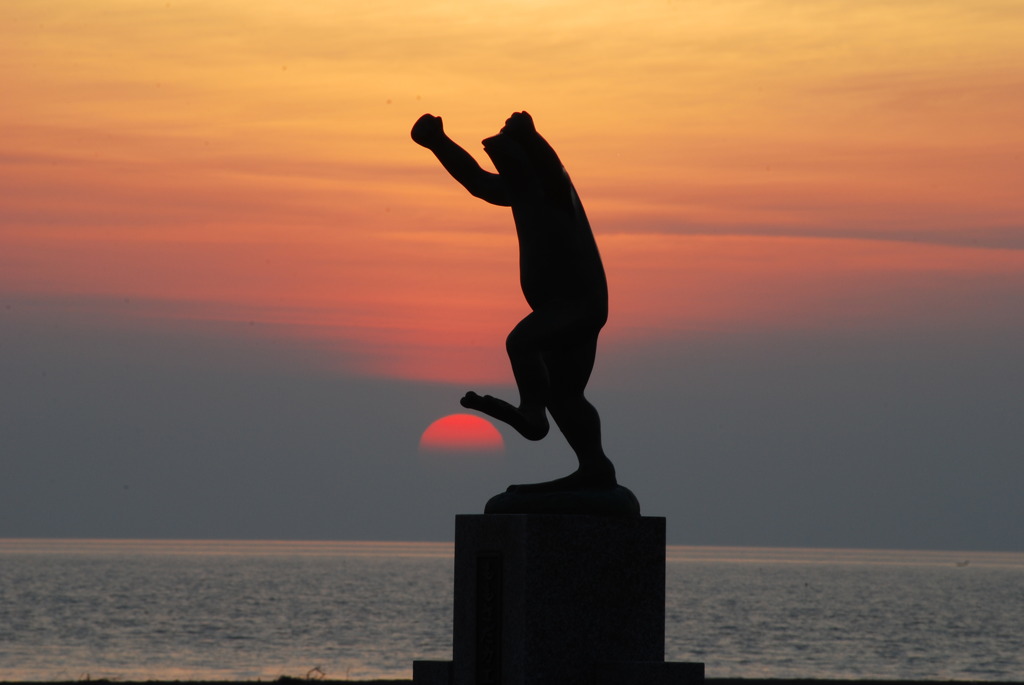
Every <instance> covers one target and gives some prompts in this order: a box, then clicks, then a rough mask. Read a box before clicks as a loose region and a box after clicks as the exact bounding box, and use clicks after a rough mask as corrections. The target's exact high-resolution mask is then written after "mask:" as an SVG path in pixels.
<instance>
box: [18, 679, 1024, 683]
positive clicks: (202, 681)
mask: <svg viewBox="0 0 1024 685" xmlns="http://www.w3.org/2000/svg"><path fill="white" fill-rule="evenodd" d="M412 682H413V681H412V680H329V679H325V680H306V679H304V678H279V679H276V680H146V681H130V680H102V679H99V680H62V681H44V680H39V681H13V680H5V681H0V685H82V684H83V683H97V684H98V685H300V684H308V685H317V684H319V685H345V684H346V683H348V684H351V683H355V684H356V685H412ZM706 682H707V683H708V684H709V685H852V684H854V683H864V684H866V685H1024V681H1013V680H881V679H880V680H876V679H871V678H861V679H854V678H849V679H847V678H843V679H835V680H821V679H816V678H806V679H804V678H708V679H706Z"/></svg>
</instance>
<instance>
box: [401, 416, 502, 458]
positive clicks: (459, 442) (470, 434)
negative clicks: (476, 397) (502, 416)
mask: <svg viewBox="0 0 1024 685" xmlns="http://www.w3.org/2000/svg"><path fill="white" fill-rule="evenodd" d="M504 449H505V441H504V440H503V439H502V437H501V433H499V432H498V429H497V428H495V427H494V425H493V424H492V423H491V422H490V421H488V420H487V419H484V418H481V417H479V416H473V415H471V414H450V415H449V416H445V417H442V418H440V419H438V420H437V421H434V422H433V423H432V424H430V425H429V426H427V430H425V431H423V436H422V437H421V438H420V452H429V453H439V452H446V453H459V454H465V453H470V452H485V453H500V452H502V451H504Z"/></svg>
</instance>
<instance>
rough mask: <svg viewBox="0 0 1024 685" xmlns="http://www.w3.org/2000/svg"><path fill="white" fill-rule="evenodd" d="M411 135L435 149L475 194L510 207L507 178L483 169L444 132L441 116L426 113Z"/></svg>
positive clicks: (445, 163)
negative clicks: (505, 180)
mask: <svg viewBox="0 0 1024 685" xmlns="http://www.w3.org/2000/svg"><path fill="white" fill-rule="evenodd" d="M412 139H413V140H414V141H416V143H418V144H419V145H422V146H423V147H425V148H427V149H428V150H430V151H431V152H433V153H434V156H435V157H437V159H438V161H439V162H441V165H442V166H443V167H444V168H445V170H446V171H447V172H448V173H449V174H451V175H452V178H454V179H455V180H456V181H458V182H459V183H461V184H462V185H463V186H464V187H465V188H466V190H468V191H469V192H470V193H471V194H472V195H474V196H476V197H478V198H480V199H481V200H485V201H486V202H490V203H491V204H492V205H500V206H502V207H508V206H509V205H510V201H509V198H508V191H507V190H506V188H505V183H504V181H502V180H501V177H500V176H499V175H498V174H492V173H491V172H489V171H484V169H483V168H482V167H481V166H480V164H479V163H477V161H476V160H475V159H473V156H472V155H470V154H469V153H468V152H466V151H465V150H464V149H462V148H461V147H460V146H459V145H458V144H457V143H456V142H455V141H453V140H452V139H451V138H449V137H448V135H447V134H446V133H445V132H444V125H443V123H442V121H441V117H435V116H434V115H432V114H424V115H423V116H421V117H420V118H419V119H418V120H417V121H416V123H415V124H414V125H413V127H412Z"/></svg>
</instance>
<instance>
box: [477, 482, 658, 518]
mask: <svg viewBox="0 0 1024 685" xmlns="http://www.w3.org/2000/svg"><path fill="white" fill-rule="evenodd" d="M484 513H485V514H584V515H590V516H639V515H640V502H638V501H637V499H636V496H635V495H634V494H633V493H632V492H630V491H629V489H627V488H624V487H622V486H621V485H616V486H615V487H614V488H609V489H607V490H566V491H559V492H522V491H520V490H508V491H506V492H503V493H501V494H500V495H495V496H494V497H492V498H491V499H490V500H488V502H487V506H486V507H484Z"/></svg>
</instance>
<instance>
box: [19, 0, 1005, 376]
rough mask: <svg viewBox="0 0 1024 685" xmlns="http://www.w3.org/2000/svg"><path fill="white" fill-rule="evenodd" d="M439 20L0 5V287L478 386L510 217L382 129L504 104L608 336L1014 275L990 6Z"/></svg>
mask: <svg viewBox="0 0 1024 685" xmlns="http://www.w3.org/2000/svg"><path fill="white" fill-rule="evenodd" d="M466 7H469V5H465V4H463V3H447V2H445V3H442V2H409V1H401V2H400V1H397V0H394V1H385V2H373V3H359V4H356V3H345V2H335V1H333V0H307V1H306V2H302V3H293V2H288V1H286V0H273V1H266V2H253V1H251V0H248V1H246V2H242V1H240V0H239V1H233V0H223V1H221V2H217V3H208V2H201V1H198V0H197V1H195V2H178V1H174V0H172V1H170V2H162V1H161V2H141V1H138V0H130V1H129V0H122V1H115V0H94V1H93V2H90V3H81V2H78V1H77V0H7V1H6V2H4V3H3V5H2V8H0V54H2V57H3V59H0V83H3V84H4V91H5V93H4V102H5V104H4V106H3V107H2V108H0V128H2V136H0V187H2V188H3V191H2V193H0V303H2V304H5V305H6V306H8V307H11V306H17V307H30V306H41V303H49V306H55V305H54V303H59V306H61V307H64V308H67V309H76V310H79V311H87V312H90V313H91V315H92V316H94V317H95V318H96V319H97V320H107V319H110V320H119V321H120V320H121V319H123V318H124V317H127V318H129V319H131V320H133V321H136V322H153V323H154V325H155V324H156V323H159V322H161V321H166V320H171V321H180V320H181V319H201V320H213V321H227V322H253V324H254V325H255V324H258V325H260V326H261V328H260V330H261V331H264V332H265V333H266V334H267V335H271V336H279V337H281V338H282V339H283V340H286V341H297V342H305V343H313V344H315V345H317V346H318V347H320V348H322V349H325V350H327V351H329V352H331V354H332V357H333V358H334V359H335V362H336V363H337V364H338V365H339V366H341V367H343V368H345V369H347V370H349V371H354V372H358V373H365V374H370V375H387V376H397V377H402V378H413V379H425V380H452V381H462V380H482V381H496V380H499V381H500V380H507V379H508V371H507V368H506V362H505V360H504V353H503V349H502V341H503V339H504V335H505V333H506V332H507V330H508V329H509V328H510V327H511V326H512V325H513V324H514V323H515V321H516V320H517V318H518V317H519V316H521V315H522V314H523V313H524V307H525V305H524V304H523V303H522V300H521V295H520V293H519V291H518V288H517V282H516V278H517V275H516V252H515V251H516V246H515V241H514V236H513V233H512V222H511V216H510V214H509V213H508V212H507V210H502V209H499V208H494V207H490V206H487V205H485V204H483V203H481V202H479V201H477V200H475V199H473V198H471V197H470V196H469V195H467V194H466V193H465V192H464V191H462V190H461V188H459V187H458V186H457V185H456V184H455V183H454V182H453V181H451V180H450V179H449V178H448V177H447V176H446V174H445V173H444V172H443V171H442V170H441V169H440V167H439V166H438V165H437V164H436V162H435V161H434V159H433V157H432V156H431V155H430V154H429V153H428V152H426V151H425V150H422V149H421V148H418V147H417V146H416V145H414V144H413V143H412V142H411V141H410V140H409V138H408V129H409V127H410V126H411V124H412V122H413V121H414V120H415V119H416V117H417V116H418V115H419V114H421V113H422V112H425V111H430V112H433V113H435V114H440V115H442V116H444V118H445V122H446V125H447V128H448V130H449V132H450V133H451V135H452V136H453V137H454V138H456V139H457V140H459V141H460V142H462V143H463V144H464V145H465V146H466V147H467V148H468V149H470V150H471V151H472V152H474V153H475V154H477V153H478V152H479V140H480V139H481V138H483V137H485V136H487V135H489V134H491V133H493V132H494V131H495V130H496V129H497V128H498V127H499V126H500V125H501V123H502V122H503V121H504V119H505V117H506V116H507V115H508V114H509V113H510V112H511V111H513V110H519V109H528V110H530V111H531V112H532V113H533V114H534V116H535V118H536V119H537V122H538V128H539V129H540V130H541V131H542V133H544V134H545V135H546V136H547V138H548V139H549V140H550V141H551V142H552V143H553V144H554V145H555V147H556V149H557V150H558V151H559V153H560V155H561V156H562V159H563V161H564V162H565V163H566V165H567V166H568V168H569V171H570V173H571V174H572V176H573V179H574V181H575V182H576V185H577V188H578V190H579V192H580V194H581V196H582V198H583V201H584V203H585V205H586V206H587V209H588V213H589V214H590V218H591V223H592V224H593V225H594V228H595V231H596V233H597V235H598V241H599V244H600V246H601V249H602V253H603V255H604V258H605V262H606V267H607V269H608V272H609V276H610V279H611V285H612V306H613V313H612V319H611V322H610V324H609V326H608V328H607V329H606V337H605V338H604V339H605V341H607V343H608V349H609V350H610V352H609V353H610V354H618V353H620V352H621V351H624V350H625V351H627V352H628V349H629V347H630V345H633V344H635V343H636V342H638V341H645V340H671V339H677V338H680V339H681V338H685V337H686V336H687V335H690V334H693V333H695V332H696V333H701V334H707V333H709V332H710V333H714V332H716V331H737V330H740V331H742V330H763V329H783V330H784V329H808V328H811V329H813V328H821V327H835V326H841V327H851V328H853V329H856V328H863V327H868V328H880V327H881V328H884V327H885V326H886V325H888V322H891V321H901V320H906V319H907V318H908V317H916V318H919V319H920V320H921V321H922V323H923V324H927V325H933V324H937V325H949V326H955V325H963V324H965V323H969V322H971V321H972V320H973V319H974V318H977V317H978V316H981V315H983V314H984V311H982V313H981V314H979V304H984V303H986V302H990V301H991V298H992V296H993V293H1003V294H1005V293H1006V292H1008V291H1009V292H1012V293H1016V294H1017V295H1019V294H1021V293H1022V292H1024V221H1022V217H1024V193H1022V192H1021V188H1024V128H1022V127H1021V125H1020V122H1021V121H1024V44H1022V42H1021V40H1020V36H1021V35H1022V31H1024V7H1021V5H1020V3H1016V2H985V1H981V2H979V1H977V0H956V1H952V0H951V1H947V2H941V1H935V2H915V3H897V4H893V3H889V2H876V1H873V0H869V1H867V2H856V3H855V2H838V1H834V2H830V1H824V2H822V1H815V2H809V1H808V2H800V1H793V0H786V1H782V0H771V1H765V2H756V1H755V2H739V1H726V2H678V1H665V0H659V1H657V2H655V1H653V0H652V1H649V2H640V3H629V4H623V3H612V2H593V1H592V0H591V1H588V2H582V1H572V2H523V1H522V0H520V1H519V2H488V3H485V4H478V5H472V7H473V9H472V10H467V9H466ZM981 310H984V307H981ZM146 325H148V324H146Z"/></svg>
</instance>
